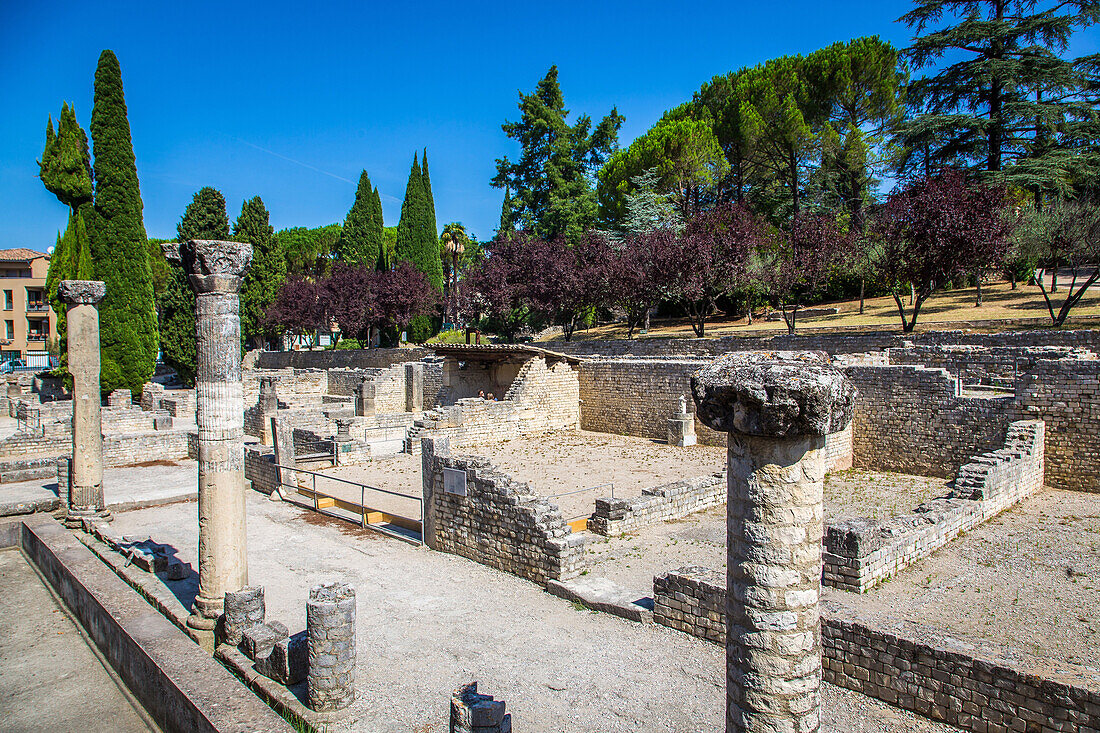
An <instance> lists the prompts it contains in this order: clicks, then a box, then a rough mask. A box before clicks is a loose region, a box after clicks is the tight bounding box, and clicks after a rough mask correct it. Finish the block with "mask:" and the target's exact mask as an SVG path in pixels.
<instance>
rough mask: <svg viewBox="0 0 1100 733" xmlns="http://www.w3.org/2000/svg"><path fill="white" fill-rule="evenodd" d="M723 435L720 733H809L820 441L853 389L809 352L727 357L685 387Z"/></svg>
mask: <svg viewBox="0 0 1100 733" xmlns="http://www.w3.org/2000/svg"><path fill="white" fill-rule="evenodd" d="M691 385H692V392H693V393H694V396H695V403H696V405H697V409H698V415H699V419H700V420H702V422H703V423H704V424H705V425H707V426H708V427H710V428H713V429H714V430H719V431H722V432H726V433H729V449H728V452H727V466H728V481H729V496H728V499H727V502H726V512H727V518H726V532H727V541H726V612H727V618H728V621H727V623H728V627H727V634H726V733H765V731H766V732H767V733H774V731H798V733H815V731H817V730H818V729H819V725H820V723H819V721H820V712H821V697H820V692H819V688H820V686H821V622H820V617H819V615H818V605H817V604H818V595H819V592H820V588H821V538H822V533H823V524H822V507H821V504H822V485H823V482H824V477H825V436H826V435H827V434H829V433H835V432H839V431H840V430H843V429H844V427H845V426H847V425H848V423H849V421H850V420H851V418H852V405H853V402H854V398H855V389H854V388H853V387H852V385H851V383H850V382H849V381H848V379H847V377H845V376H844V374H843V372H841V371H840V370H839V369H837V368H835V367H833V366H832V365H831V364H830V363H829V361H828V359H827V357H826V356H825V355H824V354H823V353H821V352H810V351H787V352H782V351H780V352H774V351H771V352H740V353H735V354H727V355H725V356H722V357H720V358H719V359H717V360H715V361H714V362H712V363H711V364H710V365H708V366H706V367H704V368H703V369H701V370H700V371H699V372H697V373H696V374H695V375H694V376H693V377H692V380H691Z"/></svg>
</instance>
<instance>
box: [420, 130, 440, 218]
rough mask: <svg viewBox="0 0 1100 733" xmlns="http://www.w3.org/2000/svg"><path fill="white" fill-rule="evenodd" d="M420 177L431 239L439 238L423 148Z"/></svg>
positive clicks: (433, 198) (426, 158)
mask: <svg viewBox="0 0 1100 733" xmlns="http://www.w3.org/2000/svg"><path fill="white" fill-rule="evenodd" d="M420 175H421V177H422V178H423V179H424V197H425V198H426V199H427V201H428V221H429V223H430V225H431V231H432V236H433V237H438V236H439V225H438V223H437V222H436V219H435V196H433V195H432V179H431V176H429V175H428V149H427V148H424V158H423V162H422V163H421V166H420Z"/></svg>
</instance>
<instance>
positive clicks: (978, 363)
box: [886, 345, 1096, 389]
mask: <svg viewBox="0 0 1100 733" xmlns="http://www.w3.org/2000/svg"><path fill="white" fill-rule="evenodd" d="M886 358H887V363H888V364H895V365H902V364H909V365H921V366H926V367H932V368H936V369H946V370H947V371H948V373H950V374H951V375H952V376H954V377H956V378H957V379H959V380H961V381H962V383H963V384H988V385H995V386H1000V387H1005V388H1007V389H1012V388H1013V386H1014V383H1015V381H1016V375H1017V373H1018V372H1019V370H1020V367H1021V366H1023V367H1024V368H1025V369H1027V368H1028V366H1029V365H1030V363H1031V362H1033V361H1034V360H1036V359H1063V358H1077V359H1095V358H1096V354H1095V353H1093V352H1092V351H1089V350H1088V349H1085V348H1081V347H1070V346H994V347H985V346H974V345H951V346H916V345H912V346H908V347H906V348H890V349H887V350H886Z"/></svg>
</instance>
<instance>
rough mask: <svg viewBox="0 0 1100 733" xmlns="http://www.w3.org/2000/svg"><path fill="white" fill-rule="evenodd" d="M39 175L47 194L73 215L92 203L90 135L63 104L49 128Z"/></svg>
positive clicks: (47, 127)
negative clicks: (54, 125) (54, 122)
mask: <svg viewBox="0 0 1100 733" xmlns="http://www.w3.org/2000/svg"><path fill="white" fill-rule="evenodd" d="M38 175H39V178H41V179H42V185H44V186H45V187H46V190H47V191H49V192H50V193H52V194H53V195H54V196H57V199H58V201H60V202H61V203H63V204H65V205H66V206H68V207H69V210H70V212H73V211H76V210H77V209H78V208H80V207H81V206H82V205H84V204H86V203H88V202H90V201H91V200H92V164H91V157H90V156H89V155H88V135H87V134H86V133H85V132H84V128H82V127H81V126H80V123H79V122H77V121H76V110H75V109H74V108H73V107H70V106H69V104H68V103H65V104H62V106H61V116H60V117H58V118H57V134H56V135H54V131H53V120H52V119H51V120H50V121H49V122H47V124H46V147H45V149H44V150H43V151H42V160H40V161H38Z"/></svg>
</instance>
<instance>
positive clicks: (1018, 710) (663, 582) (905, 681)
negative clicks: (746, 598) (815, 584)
mask: <svg viewBox="0 0 1100 733" xmlns="http://www.w3.org/2000/svg"><path fill="white" fill-rule="evenodd" d="M725 603H726V583H725V578H724V577H722V575H721V574H720V573H717V572H714V571H711V570H707V569H705V568H682V569H680V570H677V571H674V572H669V573H666V574H664V575H661V576H658V577H656V578H654V580H653V620H654V621H656V622H657V623H659V624H663V625H665V626H669V627H671V628H674V629H678V630H680V631H683V632H685V633H688V634H691V635H692V636H695V637H698V638H700V639H706V640H707V641H712V642H714V643H717V644H725V639H726V628H725V626H726V625H725V612H724V608H725ZM821 646H822V652H823V659H822V666H823V667H824V677H825V681H826V682H830V683H832V684H834V685H838V686H840V687H846V688H848V689H850V690H855V691H857V692H861V693H863V694H865V695H869V696H871V697H874V698H877V699H879V700H882V701H883V702H886V703H888V704H890V705H894V706H897V707H900V708H903V709H905V710H911V711H914V712H917V713H920V714H921V715H924V716H927V717H930V718H933V719H935V720H941V721H944V722H946V723H950V724H952V725H956V726H959V727H960V728H963V729H964V730H969V731H974V733H989V732H990V731H1013V730H1021V731H1022V730H1024V728H1025V727H1026V729H1027V730H1028V731H1035V733H1057V732H1060V731H1071V732H1072V733H1093V731H1096V730H1100V692H1097V691H1094V690H1088V689H1085V688H1082V687H1073V686H1069V685H1064V684H1060V683H1058V682H1054V681H1052V680H1044V679H1042V678H1040V677H1038V676H1037V675H1034V674H1030V673H1027V672H1024V671H1021V670H1018V669H1013V668H1011V667H1009V666H1007V665H1006V664H1004V663H1002V662H994V661H990V660H986V659H980V658H975V657H971V656H968V655H966V654H960V653H958V652H953V651H947V650H945V649H940V648H937V647H934V646H931V645H929V644H924V643H921V642H918V641H914V640H911V639H906V638H904V637H900V636H897V635H894V634H888V633H884V632H882V631H878V630H875V629H871V628H869V627H867V626H865V625H863V624H860V623H857V622H848V621H840V620H839V619H835V618H829V617H823V618H822V620H821ZM1020 726H1023V727H1020Z"/></svg>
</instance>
